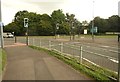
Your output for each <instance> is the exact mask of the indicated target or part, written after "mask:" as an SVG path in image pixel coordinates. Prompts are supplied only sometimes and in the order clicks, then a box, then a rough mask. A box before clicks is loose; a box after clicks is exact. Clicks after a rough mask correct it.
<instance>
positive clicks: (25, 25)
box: [24, 18, 28, 27]
mask: <svg viewBox="0 0 120 82" xmlns="http://www.w3.org/2000/svg"><path fill="white" fill-rule="evenodd" d="M24 27H28V18H24Z"/></svg>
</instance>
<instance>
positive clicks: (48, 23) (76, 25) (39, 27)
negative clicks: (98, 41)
mask: <svg viewBox="0 0 120 82" xmlns="http://www.w3.org/2000/svg"><path fill="white" fill-rule="evenodd" d="M24 18H28V19H29V21H28V24H29V25H28V26H29V27H28V28H29V35H55V33H57V34H66V35H69V34H71V33H73V32H74V33H75V34H80V33H83V30H84V29H88V31H89V33H90V29H91V27H92V21H90V22H89V23H88V22H87V21H82V22H80V21H78V20H77V19H76V18H75V15H74V14H69V13H66V14H64V13H63V11H62V10H60V9H58V10H54V11H53V12H52V14H51V15H48V14H37V13H34V12H28V11H26V10H24V11H18V12H17V13H16V14H15V16H14V19H13V21H12V22H11V23H9V24H8V25H6V26H5V27H4V32H15V34H16V35H25V33H26V30H27V28H25V27H24ZM93 21H94V26H95V27H98V33H99V34H100V33H105V32H120V29H119V28H120V17H119V16H118V15H113V16H111V17H109V18H108V19H103V18H100V17H95V18H94V20H93Z"/></svg>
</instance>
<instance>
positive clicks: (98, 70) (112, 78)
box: [29, 46, 117, 82]
mask: <svg viewBox="0 0 120 82" xmlns="http://www.w3.org/2000/svg"><path fill="white" fill-rule="evenodd" d="M29 47H31V48H33V49H37V50H42V51H45V52H47V53H48V54H49V55H52V56H54V57H56V58H58V59H60V60H62V61H64V62H65V63H66V64H68V65H70V66H71V67H73V68H74V69H76V70H78V71H79V72H82V73H84V74H86V75H88V76H90V77H92V78H94V79H95V80H97V81H99V82H117V81H116V80H117V74H116V73H114V72H112V71H110V70H108V69H105V68H102V67H97V66H95V65H92V64H90V63H88V62H86V61H84V63H83V64H80V62H79V61H77V60H76V59H75V58H73V57H71V56H66V55H63V54H61V53H59V52H57V51H54V50H47V49H44V48H40V47H36V46H29Z"/></svg>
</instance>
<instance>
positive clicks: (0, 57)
mask: <svg viewBox="0 0 120 82" xmlns="http://www.w3.org/2000/svg"><path fill="white" fill-rule="evenodd" d="M0 61H1V63H0V73H2V71H3V70H4V67H5V64H6V61H7V55H6V53H5V51H4V50H2V49H0Z"/></svg>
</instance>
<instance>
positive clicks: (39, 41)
mask: <svg viewBox="0 0 120 82" xmlns="http://www.w3.org/2000/svg"><path fill="white" fill-rule="evenodd" d="M39 47H41V39H40V40H39Z"/></svg>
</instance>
